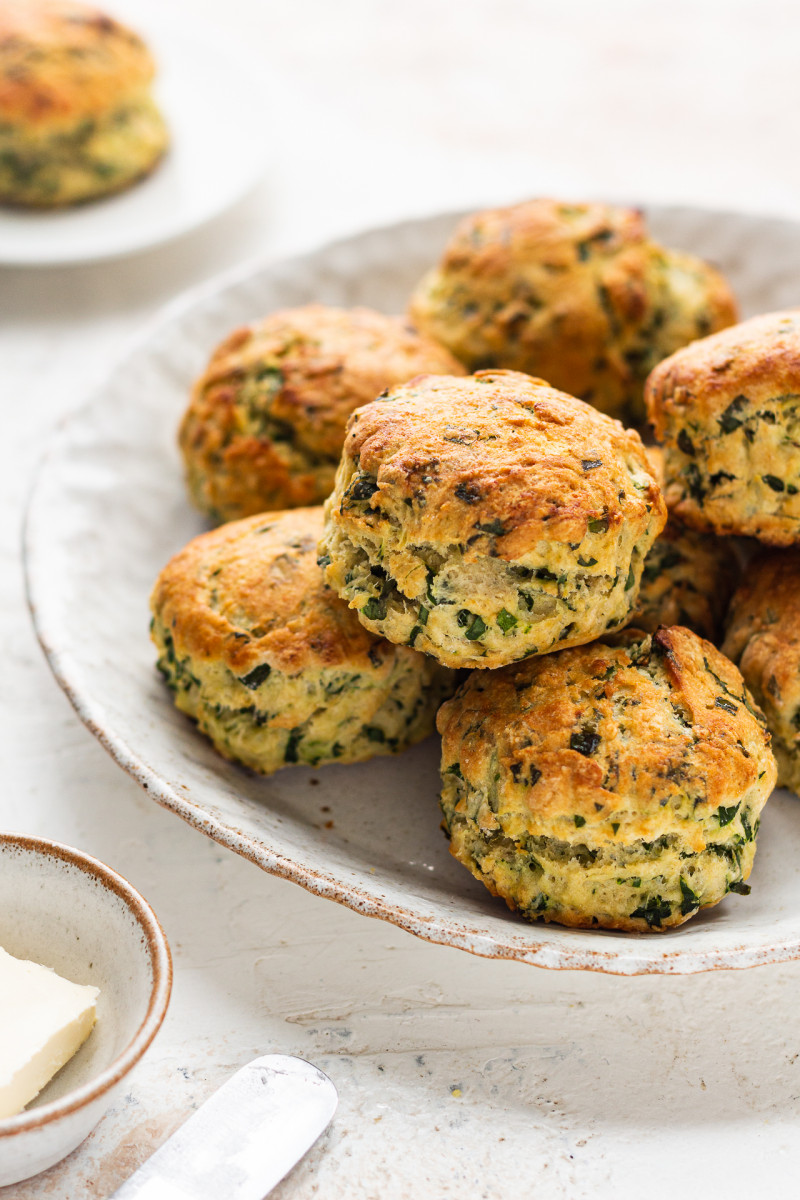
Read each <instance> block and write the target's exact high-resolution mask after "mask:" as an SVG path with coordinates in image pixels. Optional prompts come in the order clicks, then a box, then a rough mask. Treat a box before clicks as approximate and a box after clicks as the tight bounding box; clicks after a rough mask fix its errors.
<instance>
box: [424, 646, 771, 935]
mask: <svg viewBox="0 0 800 1200" xmlns="http://www.w3.org/2000/svg"><path fill="white" fill-rule="evenodd" d="M437 723H438V727H439V732H440V733H441V735H442V767H441V769H442V793H441V803H442V810H443V812H444V826H445V830H446V832H447V834H448V836H449V838H450V848H451V851H452V853H453V854H454V855H455V857H456V858H457V859H458V860H459V861H460V862H462V863H463V864H464V865H465V866H466V867H467V868H468V869H469V870H470V871H471V872H472V874H473V875H475V876H476V878H477V879H479V880H480V881H481V882H482V883H484V884H485V885H486V887H487V888H488V889H489V891H490V892H491V893H492V894H493V895H496V896H500V897H502V899H503V900H505V901H506V903H507V904H508V906H509V908H512V909H516V910H517V911H518V912H519V913H520V914H521V915H522V916H524V917H528V918H529V919H541V920H544V921H557V922H559V923H560V924H562V925H573V926H584V927H591V926H600V927H602V928H604V929H621V930H631V931H637V930H638V931H641V932H647V931H648V930H653V931H661V930H665V929H669V928H671V927H672V926H674V925H681V924H682V923H683V922H684V921H686V920H688V919H689V917H691V916H692V915H693V914H694V913H696V912H698V911H699V910H700V909H701V908H706V907H708V906H709V905H712V904H717V903H718V902H719V901H720V900H722V899H723V897H724V896H725V895H726V894H727V893H728V892H740V893H746V892H748V891H749V890H750V889H749V888H748V886H747V885H746V883H745V880H746V879H747V877H748V875H749V874H750V869H751V867H752V864H753V856H754V854H755V847H756V834H757V833H758V826H759V818H760V814H761V810H762V808H763V806H764V804H765V802H766V800H767V798H768V796H769V794H770V792H771V791H772V789H773V787H774V785H775V775H776V767H775V760H774V758H773V756H772V753H771V751H770V749H769V740H770V739H769V733H768V732H767V730H766V726H765V723H764V718H763V715H762V714H761V713H760V712H759V711H758V709H757V708H756V707H755V705H754V703H753V701H752V699H751V697H750V696H749V695H748V693H747V691H746V690H745V687H744V684H743V682H742V677H741V675H740V674H739V672H738V671H737V669H736V667H734V666H733V664H732V663H730V662H729V661H728V660H727V659H726V658H724V657H723V656H722V654H720V652H719V651H718V650H716V649H715V648H714V647H713V646H712V645H711V644H710V643H709V642H705V641H703V640H702V639H701V638H699V637H697V635H696V634H694V633H692V632H691V631H690V630H688V629H682V628H680V627H679V626H676V627H673V628H670V629H667V628H662V629H659V630H658V632H656V633H655V634H652V635H645V634H643V633H642V632H641V631H638V630H626V631H625V632H623V633H620V634H617V635H616V636H615V638H614V639H611V640H602V641H598V642H593V643H592V644H591V645H589V646H581V647H579V648H576V649H572V650H562V651H561V652H559V653H556V654H550V655H547V656H546V657H544V658H532V659H529V660H528V661H527V662H525V663H519V664H517V665H515V666H513V667H507V668H506V669H505V670H502V671H491V672H489V671H474V672H473V673H472V674H471V675H470V676H469V678H468V679H467V681H466V683H464V684H463V685H462V686H461V688H460V689H459V690H458V691H457V692H456V694H455V696H454V697H453V698H452V699H451V700H448V701H447V702H446V703H445V704H444V705H443V706H442V708H441V710H440V713H439V717H438V722H437Z"/></svg>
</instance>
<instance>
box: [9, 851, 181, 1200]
mask: <svg viewBox="0 0 800 1200" xmlns="http://www.w3.org/2000/svg"><path fill="white" fill-rule="evenodd" d="M0 946H2V947H3V949H4V950H7V951H8V953H9V954H13V955H14V956H15V957H17V958H29V959H32V960H33V961H34V962H38V963H43V964H44V965H45V966H48V967H52V968H53V969H54V970H55V971H57V972H58V974H59V975H63V976H64V977H65V978H67V979H70V980H72V981H73V982H75V983H88V984H93V985H94V986H95V987H98V988H99V989H100V996H99V998H98V1001H97V1024H96V1026H95V1028H94V1030H93V1031H92V1034H91V1036H90V1037H89V1039H88V1040H87V1041H86V1042H85V1043H84V1045H83V1046H82V1047H81V1049H80V1050H79V1051H78V1053H77V1054H76V1055H75V1057H74V1058H73V1059H71V1061H70V1062H69V1063H67V1065H66V1066H65V1067H64V1068H63V1070H61V1071H60V1072H59V1073H58V1075H57V1076H56V1077H55V1079H53V1080H52V1081H51V1082H50V1083H49V1084H48V1085H47V1087H46V1088H44V1090H43V1091H42V1092H41V1093H40V1095H39V1096H38V1097H37V1098H36V1100H34V1101H33V1102H32V1103H31V1104H30V1105H29V1106H28V1108H27V1109H26V1110H25V1111H24V1112H23V1113H20V1114H19V1115H18V1116H16V1117H7V1118H5V1119H3V1120H0V1186H1V1185H4V1184H9V1183H18V1182H19V1181H20V1180H22V1179H27V1178H28V1177H29V1176H30V1175H36V1174H38V1172H39V1171H44V1170H45V1169H46V1168H47V1167H51V1166H52V1165H53V1163H56V1162H58V1161H59V1160H60V1159H62V1158H64V1156H65V1155H67V1154H69V1153H70V1151H71V1150H74V1149H75V1147H76V1146H77V1145H78V1144H79V1143H80V1142H82V1141H83V1139H84V1138H85V1137H86V1136H87V1134H88V1133H89V1132H90V1131H91V1130H92V1129H93V1128H94V1126H95V1125H96V1124H97V1122H98V1121H99V1120H100V1118H101V1117H102V1116H103V1114H104V1113H105V1112H106V1110H107V1109H108V1108H109V1106H110V1105H111V1103H112V1101H113V1099H114V1097H115V1095H116V1093H117V1091H118V1089H119V1088H121V1087H122V1085H123V1081H124V1080H125V1077H126V1076H127V1074H128V1072H129V1071H130V1070H131V1068H132V1067H134V1066H135V1064H136V1063H137V1062H138V1061H139V1059H140V1058H141V1056H142V1055H143V1054H144V1052H145V1050H146V1049H147V1047H148V1046H149V1045H150V1043H151V1041H152V1040H153V1038H154V1037H155V1035H156V1033H157V1031H158V1028H159V1026H160V1025H161V1022H162V1021H163V1019H164V1014H165V1013H166V1011H167V1005H168V1003H169V995H170V990H171V987H172V962H171V959H170V953H169V946H168V945H167V940H166V938H165V936H164V932H163V930H162V929H161V926H160V925H159V923H158V920H157V919H156V915H155V913H154V912H153V910H152V909H151V908H150V906H149V905H148V904H147V903H146V902H145V901H144V900H143V899H142V897H141V896H140V895H139V893H138V892H137V891H135V890H134V889H133V888H132V887H131V885H130V884H129V883H127V882H126V881H125V880H124V879H123V878H122V877H121V876H120V875H117V874H116V872H115V871H112V870H111V869H110V867H106V866H104V864H103V863H101V862H98V861H97V859H95V858H90V856H89V855H88V854H82V853H81V852H80V851H79V850H72V849H71V848H70V847H69V846H61V845H59V844H58V843H57V842H49V841H45V840H44V839H43V838H32V837H22V836H19V835H17V834H0Z"/></svg>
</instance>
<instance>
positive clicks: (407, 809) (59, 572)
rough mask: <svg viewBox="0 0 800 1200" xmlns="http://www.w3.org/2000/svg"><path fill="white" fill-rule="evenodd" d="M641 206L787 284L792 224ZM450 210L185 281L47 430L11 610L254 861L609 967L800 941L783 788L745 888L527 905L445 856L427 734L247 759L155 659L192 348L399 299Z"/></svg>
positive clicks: (434, 935) (163, 787)
mask: <svg viewBox="0 0 800 1200" xmlns="http://www.w3.org/2000/svg"><path fill="white" fill-rule="evenodd" d="M649 216H650V220H651V225H652V228H653V230H654V232H655V234H656V235H657V236H658V237H659V238H661V239H662V240H663V241H665V242H666V243H667V244H669V245H673V246H675V247H682V248H685V249H688V250H693V251H697V252H700V253H703V254H705V255H706V256H707V257H709V258H712V259H714V260H715V261H717V262H719V263H720V264H721V265H722V266H723V267H724V269H725V270H726V271H727V272H728V273H729V275H730V276H731V278H732V281H733V283H734V285H735V287H736V290H737V292H738V294H739V296H740V297H741V298H742V300H743V302H744V306H745V308H746V310H747V311H749V312H755V311H759V310H760V311H764V310H766V309H769V308H772V307H777V306H780V305H786V304H793V303H797V302H798V301H800V225H797V224H793V223H787V222H779V221H776V220H768V219H762V218H754V217H745V216H737V215H731V214H719V213H705V212H698V211H693V210H685V209H668V210H664V209H662V210H656V211H653V212H651V213H650V214H649ZM454 220H455V217H454V216H453V215H452V214H450V215H445V216H440V217H435V218H430V219H426V220H421V221H413V222H408V223H406V224H403V225H398V226H394V227H392V228H389V229H382V230H376V231H372V232H369V233H365V234H362V235H360V236H358V237H355V238H351V239H349V240H347V241H344V242H339V243H337V244H335V245H333V246H329V247H327V248H326V249H324V250H321V251H318V252H316V253H314V254H310V255H308V256H306V257H303V258H298V259H295V260H293V261H291V262H285V263H282V264H278V265H271V266H268V267H264V268H262V269H261V270H258V271H256V272H255V273H252V274H249V275H248V276H245V277H239V278H237V279H234V280H232V281H228V282H227V283H225V284H224V285H221V284H216V285H215V286H212V287H210V288H206V289H205V290H203V291H201V292H199V293H195V294H194V295H193V296H191V297H189V298H188V300H184V301H182V302H181V303H180V305H179V306H177V307H173V309H172V310H171V311H170V312H169V313H168V314H167V315H166V316H165V317H164V318H163V320H162V322H161V323H160V324H159V325H158V326H157V327H156V328H154V329H153V330H151V331H150V332H149V333H148V334H147V335H146V336H145V338H144V339H143V340H142V341H141V342H140V344H139V345H138V347H137V348H136V349H134V350H133V351H132V352H131V353H130V354H129V356H128V357H127V359H126V360H125V361H124V362H122V363H120V365H119V366H118V367H117V369H116V370H115V371H114V372H113V374H112V376H111V378H110V379H109V380H108V381H107V382H106V384H105V385H104V386H103V387H102V388H101V389H100V391H99V392H98V394H97V395H95V397H94V398H93V400H91V402H90V403H89V404H88V405H87V406H86V407H85V408H83V409H82V410H81V411H80V412H78V413H77V414H76V415H74V416H73V417H72V418H70V419H69V420H68V421H67V422H66V423H65V424H64V425H63V426H62V427H61V428H60V430H59V431H58V432H57V433H56V435H55V437H54V438H53V441H52V443H51V445H50V447H49V451H48V453H47V455H46V457H45V460H44V463H43V466H42V469H41V471H40V474H39V477H38V481H37V484H36V486H35V489H34V493H33V496H32V501H31V505H30V509H29V514H28V525H27V538H26V541H27V570H28V583H29V594H30V600H31V606H32V611H33V614H34V619H35V622H36V626H37V630H38V633H39V637H40V639H41V642H42V645H43V647H44V649H45V652H46V653H47V655H48V657H49V659H50V663H51V665H52V667H53V670H54V672H55V674H56V676H57V678H58V680H59V682H60V683H61V685H62V686H63V687H64V688H65V690H66V691H67V693H68V694H69V696H70V698H71V700H72V702H73V704H74V705H75V708H76V709H77V711H78V713H79V714H80V716H81V717H82V718H83V720H84V721H85V722H86V724H87V725H88V726H89V728H90V729H91V730H92V731H93V732H94V733H95V734H96V736H97V737H99V739H100V740H101V741H102V743H103V744H104V745H105V746H106V748H107V749H108V750H109V751H110V753H111V754H112V755H113V756H114V758H115V759H116V760H117V762H119V763H120V764H121V765H122V766H123V767H124V768H125V769H126V770H127V771H129V772H130V773H131V774H132V775H133V776H134V777H135V778H136V779H138V780H139V782H140V783H141V784H142V785H143V786H144V787H145V788H147V789H148V791H149V792H150V793H151V795H152V796H153V798H154V799H155V800H157V801H158V802H159V803H161V804H164V805H166V807H168V808H170V809H172V810H173V811H174V812H176V813H178V814H179V815H180V816H182V817H183V818H184V819H185V820H187V821H189V822H190V823H191V824H192V825H195V826H196V827H197V828H198V829H201V830H202V831H203V832H204V833H207V834H208V835H209V836H210V837H213V838H215V839H216V840H217V841H218V842H220V843H222V844H223V845H225V846H229V847H230V848H231V849H232V850H236V851H237V852H238V853H240V854H243V855H245V856H246V857H247V858H250V859H252V860H253V861H254V862H256V863H258V865H259V866H261V867H263V868H264V869H265V870H267V871H270V872H272V873H274V874H276V875H282V876H284V877H286V878H287V879H292V880H294V881H295V882H296V883H300V884H302V885H303V886H304V887H306V888H308V889H309V890H310V891H312V892H316V893H317V894H318V895H321V896H327V897H329V898H331V899H335V900H339V901H341V902H343V903H344V904H347V905H349V906H350V907H351V908H354V909H357V910H358V911H360V912H363V913H366V914H368V915H370V916H376V917H383V918H385V919H387V920H389V921H393V922H394V923H395V924H397V925H400V926H402V927H403V928H404V929H408V930H410V931H411V932H412V933H415V934H418V935H419V936H420V937H423V938H427V939H429V940H430V941H435V942H444V943H447V944H449V945H452V946H458V947H460V948H462V949H465V950H471V951H473V952H475V953H478V954H483V955H487V956H490V957H498V958H515V959H519V960H521V961H524V962H529V963H534V964H537V965H539V966H544V967H578V968H588V969H593V970H600V971H609V972H615V973H619V974H640V973H647V972H651V973H657V972H661V973H676V974H680V973H690V972H694V971H702V970H709V969H712V968H714V967H745V966H753V965H755V964H757V963H765V962H778V961H781V960H786V959H789V958H795V957H800V808H799V807H798V805H800V801H797V800H796V799H795V798H793V797H791V796H789V795H788V794H786V793H783V794H781V793H778V794H776V796H775V797H774V798H773V799H772V800H771V802H770V804H769V806H768V808H767V810H766V813H765V815H764V821H763V824H762V832H761V835H760V839H759V850H758V855H757V858H756V867H755V871H754V873H753V876H752V883H753V893H752V895H751V896H750V897H749V898H746V899H745V898H743V897H740V896H736V895H734V896H729V897H728V898H727V899H726V900H725V902H724V903H723V904H721V905H720V906H718V907H717V908H715V909H713V910H711V911H710V912H708V913H705V914H700V915H699V916H697V917H696V918H694V920H692V921H690V922H689V923H688V924H687V925H685V926H683V927H681V928H680V929H677V930H675V931H673V932H671V933H668V934H662V935H658V934H650V935H636V934H628V935H626V934H614V933H606V932H600V931H577V930H567V929H561V928H559V927H558V926H555V925H549V926H547V925H529V924H526V923H525V922H524V921H522V920H521V919H518V918H517V917H515V916H514V915H512V914H511V913H509V912H508V911H507V910H506V909H505V907H504V906H503V905H502V904H501V903H500V902H498V901H493V900H492V899H491V897H490V896H489V895H488V893H487V892H486V891H485V889H484V888H483V887H482V885H481V884H479V883H478V882H476V881H475V880H474V879H472V877H471V876H470V875H469V874H468V872H467V871H465V870H464V868H463V867H461V866H460V865H459V864H457V863H456V862H455V861H454V860H453V859H451V858H450V856H449V854H448V850H447V844H446V842H445V839H444V837H443V836H442V834H441V832H440V831H439V811H438V804H437V790H438V772H437V764H438V746H437V744H435V742H434V740H433V739H431V740H429V741H428V742H427V743H425V744H423V745H421V746H418V747H417V748H415V749H414V750H412V751H410V752H409V753H407V754H405V755H403V756H402V757H401V758H395V759H390V758H384V759H376V760H375V761H374V762H371V763H365V764H361V765H358V766H351V767H340V766H330V767H324V768H320V769H317V770H308V769H305V768H301V767H295V768H290V769H287V770H283V771H280V772H279V773H278V774H277V775H275V776H273V777H272V778H270V779H266V780H265V779H260V778H257V777H255V776H254V775H251V774H249V773H248V772H246V771H245V770H243V769H240V768H237V767H236V766H233V765H231V764H228V763H225V762H224V761H223V760H222V759H221V758H219V757H218V756H217V755H216V753H215V752H214V751H213V750H212V749H211V748H210V746H209V745H208V744H207V743H206V742H205V740H204V739H203V738H202V737H201V736H200V735H199V734H198V733H197V732H196V730H195V728H194V726H193V725H192V724H191V722H190V721H189V720H188V719H187V718H185V717H183V716H182V715H181V714H180V713H178V712H177V711H176V710H175V709H174V708H173V706H172V703H171V700H170V696H169V694H168V692H167V690H166V688H164V687H163V685H162V683H161V681H160V679H159V677H158V676H157V674H156V671H155V669H154V665H153V658H154V656H153V650H152V648H151V645H150V642H149V639H148V629H147V625H148V608H147V600H148V594H149V591H150V588H151V587H152V584H153V581H154V580H155V577H156V575H157V573H158V571H159V570H160V569H161V567H162V566H163V564H164V563H165V562H166V561H167V559H168V558H169V556H170V555H171V554H172V553H174V552H175V551H176V550H178V549H179V548H180V547H181V546H182V545H183V544H184V543H185V542H186V541H187V540H188V539H189V538H190V537H192V536H193V535H194V534H196V533H198V532H199V531H200V529H201V528H202V522H201V520H200V518H199V517H198V516H197V515H196V514H195V513H194V512H193V511H192V510H191V509H190V507H189V505H188V503H187V501H186V498H185V496H184V491H183V483H182V479H181V470H180V465H179V461H178V454H177V450H176V446H175V428H176V424H177V421H178V418H179V416H180V414H181V412H182V410H183V407H184V405H185V403H186V396H187V389H188V387H189V383H190V381H191V380H192V378H193V377H194V376H195V375H196V374H197V373H198V372H199V370H200V368H201V367H202V366H203V364H204V362H205V360H206V358H207V357H208V354H209V352H210V350H211V349H212V347H213V346H214V345H215V343H216V342H217V341H218V340H220V338H221V337H222V336H224V335H225V334H226V333H227V332H228V331H229V330H230V329H231V328H232V327H233V326H235V325H237V324H239V323H241V322H244V321H248V320H251V319H253V318H255V317H258V316H260V315H263V314H264V313H266V312H269V311H270V310H271V309H274V308H276V307H278V306H284V305H295V304H302V303H305V302H307V301H310V300H321V301H323V302H327V303H334V304H345V305H349V304H368V305H373V306H374V307H376V308H379V309H383V310H384V311H386V312H396V311H400V310H401V309H402V308H403V306H404V303H405V300H406V297H407V295H408V292H409V290H410V288H411V286H412V284H413V283H414V282H415V281H416V279H417V278H418V276H419V275H420V274H421V273H422V271H423V270H424V269H425V268H426V267H427V266H428V265H429V264H430V262H431V261H433V260H434V259H435V258H436V257H437V255H438V253H439V251H440V249H441V246H442V244H443V242H444V240H445V238H446V237H447V235H448V233H449V231H450V229H451V228H452V226H453V223H454ZM330 822H332V827H330V828H329V827H328V824H329V823H330Z"/></svg>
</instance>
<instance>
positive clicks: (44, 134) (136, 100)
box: [0, 0, 168, 208]
mask: <svg viewBox="0 0 800 1200" xmlns="http://www.w3.org/2000/svg"><path fill="white" fill-rule="evenodd" d="M154 70H155V68H154V64H153V60H152V57H151V55H150V52H149V51H148V49H147V47H146V46H145V44H144V42H143V41H142V40H141V38H139V37H138V36H137V35H136V34H135V33H133V32H132V31H131V30H130V29H128V28H127V27H126V26H124V25H122V24H120V22H119V21H115V20H113V19H112V18H111V17H108V16H106V15H105V14H104V13H102V12H101V11H99V10H98V9H96V8H92V7H89V6H87V5H85V4H80V3H76V2H75V0H0V201H2V202H5V203H9V204H19V205H25V206H30V207H40V208H52V207H57V206H59V205H64V204H74V203H77V202H79V201H83V200H91V199H94V198H96V197H99V196H105V195H108V194H109V193H111V192H117V191H119V190H120V189H121V188H125V187H128V186H129V185H130V184H131V183H133V182H134V181H135V180H137V179H139V178H141V176H143V175H146V174H147V173H148V172H149V171H151V170H152V168H153V167H154V166H155V164H156V163H157V162H158V160H159V159H160V158H161V156H162V154H163V153H164V150H165V149H166V146H167V142H168V134H167V130H166V127H165V125H164V120H163V118H162V116H161V113H160V112H159V110H158V108H157V106H156V104H155V101H154V100H153V97H152V95H151V92H150V86H151V83H152V80H153V75H154Z"/></svg>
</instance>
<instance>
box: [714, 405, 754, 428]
mask: <svg viewBox="0 0 800 1200" xmlns="http://www.w3.org/2000/svg"><path fill="white" fill-rule="evenodd" d="M748 403H749V402H748V399H747V396H736V397H735V398H734V399H733V400H731V402H730V404H729V405H728V407H727V408H726V409H725V412H724V413H723V414H722V416H721V417H720V418H719V426H720V429H721V430H722V432H723V433H733V432H734V430H736V429H738V428H739V426H740V425H742V424H743V422H742V419H741V417H740V415H739V414H740V413H741V412H742V410H743V409H744V408H746V407H747V404H748Z"/></svg>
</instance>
